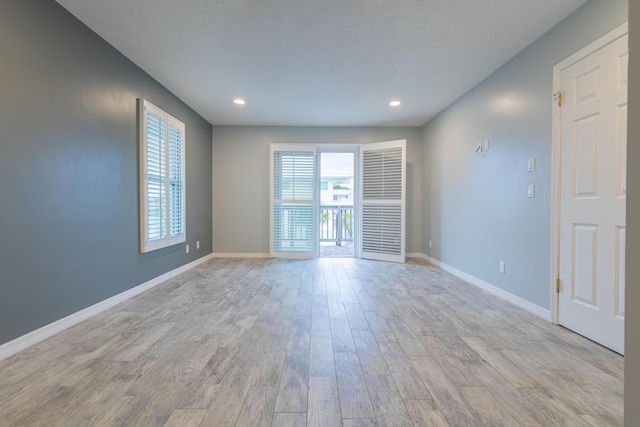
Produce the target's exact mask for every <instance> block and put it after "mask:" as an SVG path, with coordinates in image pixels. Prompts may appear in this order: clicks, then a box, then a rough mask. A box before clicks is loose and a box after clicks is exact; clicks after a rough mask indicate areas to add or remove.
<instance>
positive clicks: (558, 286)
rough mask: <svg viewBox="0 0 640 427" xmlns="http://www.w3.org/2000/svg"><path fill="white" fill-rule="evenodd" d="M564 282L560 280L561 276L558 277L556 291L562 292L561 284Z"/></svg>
mask: <svg viewBox="0 0 640 427" xmlns="http://www.w3.org/2000/svg"><path fill="white" fill-rule="evenodd" d="M561 283H562V282H560V278H557V279H556V292H557V293H560V285H561Z"/></svg>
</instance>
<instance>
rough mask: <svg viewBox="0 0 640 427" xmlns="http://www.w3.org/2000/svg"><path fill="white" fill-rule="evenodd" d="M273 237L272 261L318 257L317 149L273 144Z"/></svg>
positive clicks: (271, 196) (271, 215)
mask: <svg viewBox="0 0 640 427" xmlns="http://www.w3.org/2000/svg"><path fill="white" fill-rule="evenodd" d="M270 151H271V155H270V162H271V166H270V171H271V180H270V187H271V189H270V193H271V194H270V199H271V206H270V231H271V232H270V235H271V249H270V252H271V257H272V258H312V257H313V256H314V255H315V247H316V244H315V239H316V235H315V232H316V229H315V203H316V202H315V200H316V187H315V174H316V170H315V169H316V164H315V158H316V152H315V147H314V146H304V145H302V144H272V145H271V150H270Z"/></svg>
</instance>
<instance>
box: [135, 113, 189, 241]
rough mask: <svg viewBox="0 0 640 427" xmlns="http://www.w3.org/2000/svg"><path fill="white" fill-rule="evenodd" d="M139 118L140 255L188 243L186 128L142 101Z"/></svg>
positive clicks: (176, 120)
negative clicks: (186, 229)
mask: <svg viewBox="0 0 640 427" xmlns="http://www.w3.org/2000/svg"><path fill="white" fill-rule="evenodd" d="M140 112H141V117H140V196H141V197H140V201H141V202H140V251H141V252H149V251H153V250H156V249H160V248H164V247H167V246H171V245H174V244H176V243H181V242H184V241H185V240H186V233H185V228H186V225H185V223H186V215H185V157H184V153H185V126H184V123H182V122H181V121H179V120H178V119H176V118H174V117H172V116H170V115H169V114H167V113H165V112H164V111H162V110H161V109H160V108H158V107H156V106H155V105H153V104H151V103H149V102H147V101H143V102H142V105H141V108H140Z"/></svg>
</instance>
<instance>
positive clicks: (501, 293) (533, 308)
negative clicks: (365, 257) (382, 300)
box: [420, 254, 551, 321]
mask: <svg viewBox="0 0 640 427" xmlns="http://www.w3.org/2000/svg"><path fill="white" fill-rule="evenodd" d="M420 257H421V258H422V259H424V260H426V261H428V262H429V263H431V264H433V265H435V266H436V267H440V268H441V269H443V270H444V271H447V272H449V273H451V274H453V275H454V276H456V277H459V278H460V279H462V280H464V281H465V282H468V283H470V284H472V285H474V286H477V287H479V288H481V289H484V290H485V291H487V292H490V293H492V294H494V295H496V296H498V297H500V298H502V299H504V300H506V301H509V302H510V303H511V304H513V305H515V306H517V307H520V308H523V309H525V310H527V311H528V312H529V313H532V314H535V315H536V316H539V317H542V318H543V319H545V320H548V321H551V311H549V310H547V309H546V308H542V307H540V306H539V305H536V304H534V303H532V302H530V301H527V300H526V299H523V298H520V297H519V296H517V295H514V294H512V293H510V292H507V291H505V290H504V289H500V288H498V287H497V286H494V285H492V284H490V283H487V282H485V281H484V280H481V279H478V278H477V277H475V276H472V275H470V274H467V273H465V272H464V271H460V270H458V269H457V268H455V267H451V266H450V265H448V264H445V263H444V262H442V261H440V260H437V259H435V258H431V257H430V256H428V255H425V254H421V256H420Z"/></svg>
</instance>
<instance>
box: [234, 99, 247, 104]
mask: <svg viewBox="0 0 640 427" xmlns="http://www.w3.org/2000/svg"><path fill="white" fill-rule="evenodd" d="M233 103H234V104H236V105H244V99H241V98H236V99H234V100H233Z"/></svg>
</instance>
